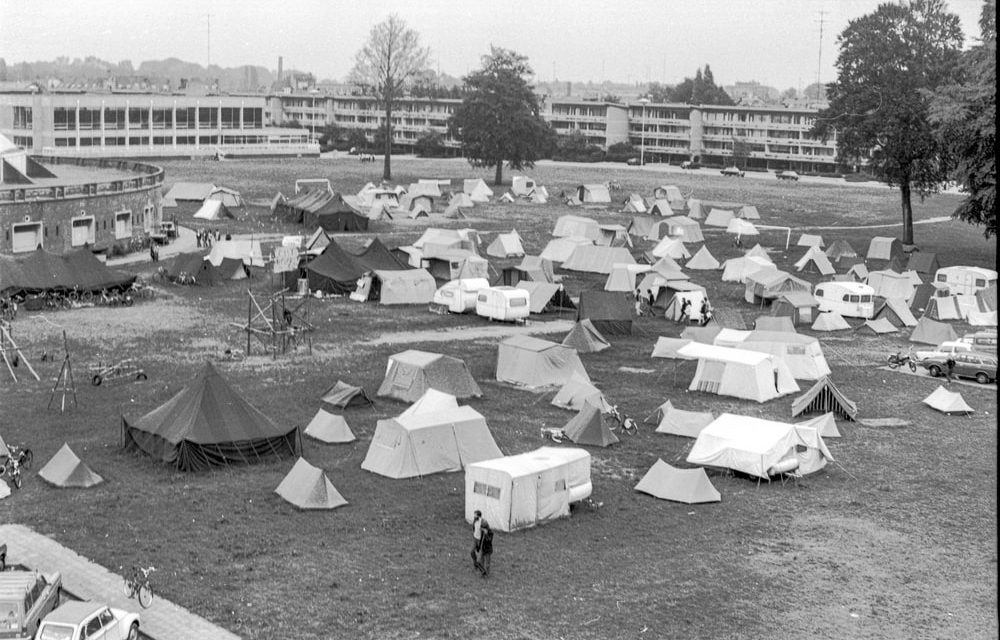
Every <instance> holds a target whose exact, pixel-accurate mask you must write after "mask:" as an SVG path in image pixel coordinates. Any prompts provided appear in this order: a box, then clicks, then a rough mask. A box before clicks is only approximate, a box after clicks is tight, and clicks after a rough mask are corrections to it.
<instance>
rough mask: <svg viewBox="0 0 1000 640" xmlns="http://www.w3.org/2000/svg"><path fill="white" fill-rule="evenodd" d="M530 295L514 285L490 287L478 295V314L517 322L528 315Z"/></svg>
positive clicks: (493, 318) (492, 318)
mask: <svg viewBox="0 0 1000 640" xmlns="http://www.w3.org/2000/svg"><path fill="white" fill-rule="evenodd" d="M529 302H530V295H529V294H528V292H527V291H525V290H524V289H515V288H514V287H489V288H486V289H481V290H480V291H479V294H478V295H477V296H476V315H479V316H482V317H484V318H489V319H490V320H501V321H504V322H517V321H518V320H524V319H525V318H527V317H528V313H529V311H530V305H529V304H528V303H529Z"/></svg>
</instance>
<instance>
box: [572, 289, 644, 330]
mask: <svg viewBox="0 0 1000 640" xmlns="http://www.w3.org/2000/svg"><path fill="white" fill-rule="evenodd" d="M633 312H634V305H632V304H631V303H630V302H629V299H628V295H627V294H624V293H620V292H616V291H581V292H580V302H579V307H578V309H577V313H576V319H577V321H580V320H584V319H588V318H589V319H590V321H591V322H592V323H593V325H594V327H595V328H596V329H597V330H598V331H599V332H600V333H601V334H602V335H604V336H623V335H630V334H631V333H632V315H633Z"/></svg>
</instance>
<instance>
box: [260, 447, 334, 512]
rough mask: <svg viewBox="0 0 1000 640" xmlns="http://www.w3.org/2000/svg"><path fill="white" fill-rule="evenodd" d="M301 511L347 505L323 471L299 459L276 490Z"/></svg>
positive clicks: (303, 459)
mask: <svg viewBox="0 0 1000 640" xmlns="http://www.w3.org/2000/svg"><path fill="white" fill-rule="evenodd" d="M274 492H275V493H276V494H278V495H279V496H281V497H282V498H284V499H285V500H286V501H288V502H290V503H291V504H293V505H295V506H296V507H298V508H299V509H310V510H314V509H317V510H318V509H336V508H337V507H342V506H344V505H345V504H347V500H345V499H344V496H342V495H340V492H339V491H337V488H336V487H334V486H333V483H332V482H330V479H329V478H327V477H326V474H325V473H323V470H322V469H320V468H318V467H314V466H313V465H311V464H309V463H308V462H306V460H305V458H299V459H298V460H297V461H296V462H295V465H294V466H293V467H292V469H291V470H290V471H289V472H288V473H287V474H286V475H285V477H284V479H283V480H282V481H281V484H279V485H278V487H277V488H276V489H275V490H274Z"/></svg>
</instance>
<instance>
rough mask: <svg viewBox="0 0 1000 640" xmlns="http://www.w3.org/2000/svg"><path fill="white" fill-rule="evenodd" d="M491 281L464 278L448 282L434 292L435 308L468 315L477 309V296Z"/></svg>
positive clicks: (432, 303)
mask: <svg viewBox="0 0 1000 640" xmlns="http://www.w3.org/2000/svg"><path fill="white" fill-rule="evenodd" d="M489 286H490V281H489V280H487V279H486V278H462V279H460V280H452V281H451V282H446V283H445V284H444V286H442V287H441V288H439V289H438V290H437V291H435V292H434V300H433V301H432V302H431V305H432V306H433V307H438V308H441V309H442V311H443V310H447V311H450V312H451V313H467V312H469V311H474V310H475V309H476V295H477V294H478V293H479V291H480V290H482V289H487V288H489Z"/></svg>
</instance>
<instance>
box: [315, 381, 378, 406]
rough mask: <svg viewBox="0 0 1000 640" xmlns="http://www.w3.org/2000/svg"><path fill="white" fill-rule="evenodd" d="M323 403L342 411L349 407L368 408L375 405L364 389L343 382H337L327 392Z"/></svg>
mask: <svg viewBox="0 0 1000 640" xmlns="http://www.w3.org/2000/svg"><path fill="white" fill-rule="evenodd" d="M323 402H325V403H327V404H331V405H333V406H335V407H340V408H341V409H346V408H347V407H367V406H369V405H372V404H375V403H374V402H372V399H371V398H369V397H368V394H367V393H365V390H364V389H362V388H361V387H355V386H354V385H352V384H347V383H346V382H344V381H342V380H337V383H336V384H334V385H333V386H332V387H330V388H329V389H327V390H326V392H325V393H324V394H323Z"/></svg>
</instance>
